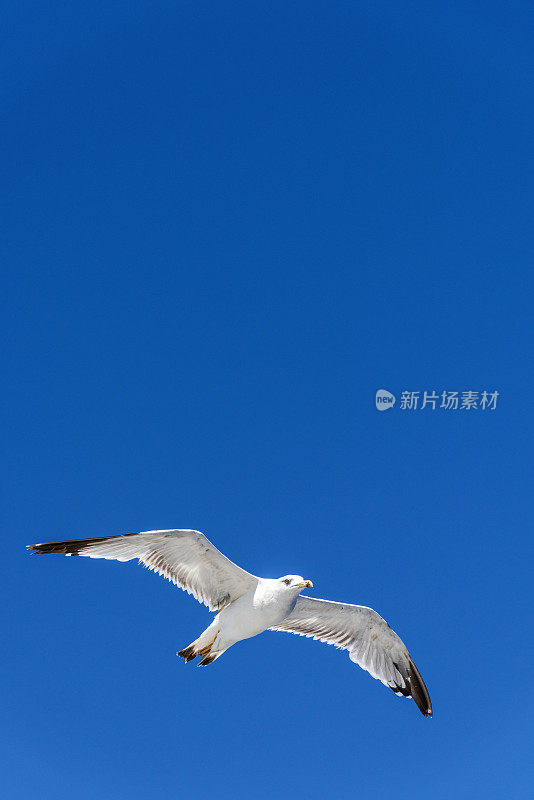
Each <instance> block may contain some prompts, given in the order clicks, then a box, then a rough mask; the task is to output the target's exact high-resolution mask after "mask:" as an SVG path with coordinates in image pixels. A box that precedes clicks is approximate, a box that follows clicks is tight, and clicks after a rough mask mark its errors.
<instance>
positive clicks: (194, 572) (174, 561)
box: [28, 530, 432, 717]
mask: <svg viewBox="0 0 534 800" xmlns="http://www.w3.org/2000/svg"><path fill="white" fill-rule="evenodd" d="M28 549H29V550H30V551H32V552H34V553H41V554H46V555H48V554H51V553H63V554H64V555H67V556H88V557H89V558H106V559H112V560H115V561H131V560H132V559H134V558H137V559H138V561H139V563H142V564H144V565H145V566H146V567H148V568H149V569H151V570H153V571H154V572H156V573H158V574H159V575H163V576H164V577H165V578H168V579H169V580H170V581H172V582H173V583H174V584H176V585H177V586H179V587H180V588H182V589H185V591H186V592H187V593H188V594H192V595H193V596H194V597H195V598H196V599H197V600H198V601H199V602H200V603H204V604H205V605H207V606H208V608H209V609H210V611H217V612H218V613H217V615H216V616H215V617H214V619H213V621H212V623H211V625H209V626H208V627H207V628H206V630H205V631H204V632H203V633H202V634H201V635H200V636H199V637H198V639H195V641H194V642H191V644H190V645H189V646H188V647H185V648H184V649H183V650H180V651H179V652H178V653H177V655H178V656H180V657H181V658H184V659H185V661H186V662H187V661H191V660H192V659H194V658H196V657H197V656H200V660H199V666H207V665H208V664H211V663H212V662H213V661H215V660H216V659H217V658H219V657H220V656H222V654H223V653H225V652H226V650H228V649H229V648H230V647H232V645H234V644H236V642H240V641H242V640H243V639H249V638H250V637H252V636H257V635H258V634H259V633H263V631H266V630H274V631H288V632H289V633H296V634H298V635H299V636H307V637H311V638H312V639H318V640H319V641H321V642H326V643H327V644H333V645H335V647H337V648H338V649H341V650H348V652H349V658H350V660H351V661H353V662H354V663H355V664H358V665H359V666H360V667H362V669H364V670H367V672H369V673H370V675H372V677H373V678H377V679H378V680H379V681H381V682H382V683H383V684H384V685H385V686H388V687H389V688H390V689H392V690H393V691H394V692H395V694H398V695H404V697H407V698H413V700H414V701H415V703H416V705H417V707H418V708H419V710H420V711H421V713H422V714H423V715H424V716H425V717H431V716H432V704H431V702H430V697H429V694H428V691H427V688H426V686H425V683H424V681H423V679H422V677H421V675H420V674H419V671H418V669H417V667H416V666H415V664H414V662H413V660H412V658H411V656H410V654H409V652H408V650H407V649H406V646H405V645H404V643H403V642H402V641H401V639H400V638H399V637H398V636H397V634H396V633H395V632H394V631H393V630H392V629H391V628H390V626H389V625H388V623H387V622H386V621H385V620H384V619H382V617H381V616H379V615H378V614H377V613H376V611H373V609H372V608H366V606H356V605H351V604H350V603H334V602H332V601H330V600H319V599H317V598H315V597H306V596H304V595H301V592H302V590H303V589H307V588H311V587H312V586H313V584H312V582H311V581H310V580H305V579H304V578H302V577H301V576H300V575H284V576H283V577H282V578H275V579H271V578H258V577H256V576H255V575H251V573H250V572H246V571H245V570H244V569H241V567H238V566H237V564H234V563H233V562H232V561H230V560H229V559H228V558H226V556H224V555H223V554H222V553H221V552H220V551H219V550H217V548H216V547H215V546H214V545H213V544H212V543H211V542H210V541H209V540H208V539H207V538H206V536H204V534H203V533H200V531H193V530H162V531H144V532H142V533H127V534H123V535H119V536H105V537H101V538H98V539H71V540H68V541H63V542H46V543H43V544H30V545H28Z"/></svg>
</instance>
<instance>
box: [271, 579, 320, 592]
mask: <svg viewBox="0 0 534 800" xmlns="http://www.w3.org/2000/svg"><path fill="white" fill-rule="evenodd" d="M278 580H279V582H280V583H282V584H283V585H284V586H287V588H288V589H296V590H298V591H299V592H301V591H302V590H303V589H309V588H311V587H312V586H313V583H312V582H311V581H308V580H305V579H304V578H303V577H302V576H301V575H284V577H283V578H278Z"/></svg>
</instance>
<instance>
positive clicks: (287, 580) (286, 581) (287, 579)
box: [282, 578, 291, 586]
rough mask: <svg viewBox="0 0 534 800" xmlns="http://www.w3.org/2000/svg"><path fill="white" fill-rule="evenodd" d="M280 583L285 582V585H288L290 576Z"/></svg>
mask: <svg viewBox="0 0 534 800" xmlns="http://www.w3.org/2000/svg"><path fill="white" fill-rule="evenodd" d="M282 583H285V585H286V586H289V584H290V583H291V578H284V580H283V581H282Z"/></svg>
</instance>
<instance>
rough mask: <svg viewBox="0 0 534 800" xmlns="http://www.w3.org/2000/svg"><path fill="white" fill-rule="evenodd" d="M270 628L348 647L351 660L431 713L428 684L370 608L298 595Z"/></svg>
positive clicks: (430, 714) (407, 654)
mask: <svg viewBox="0 0 534 800" xmlns="http://www.w3.org/2000/svg"><path fill="white" fill-rule="evenodd" d="M272 630H278V631H288V632H289V633H296V634H298V635H299V636H308V637H310V638H312V639H318V640H319V641H321V642H326V643H327V644H333V645H335V646H336V647H338V648H339V649H341V650H348V651H349V658H350V660H351V661H353V662H354V663H355V664H358V665H359V666H360V667H361V668H362V669H365V670H366V671H367V672H369V674H370V675H372V676H373V678H377V679H378V680H379V681H381V682H382V683H383V684H384V685H385V686H389V688H390V689H392V690H393V691H394V692H395V693H396V694H400V695H404V696H405V697H412V698H413V699H414V701H415V702H416V704H417V707H418V708H419V710H420V711H421V713H422V714H424V715H425V716H427V717H431V716H432V703H431V702H430V697H429V694H428V691H427V688H426V686H425V683H424V681H423V679H422V677H421V675H420V674H419V671H418V669H417V667H416V666H415V664H414V663H413V661H412V658H411V656H410V654H409V652H408V650H407V649H406V646H405V644H404V643H403V642H402V640H401V639H400V638H399V637H398V636H397V634H396V633H395V631H393V630H392V629H391V628H390V627H389V625H388V623H387V622H386V621H385V620H384V619H382V617H381V616H380V615H379V614H377V613H376V611H373V609H372V608H366V607H365V606H354V605H350V604H349V603H333V602H331V601H330V600H318V599H316V598H314V597H305V596H303V595H300V597H299V598H298V600H297V603H296V605H295V608H294V609H293V611H292V612H291V614H289V616H287V617H286V619H284V620H283V621H282V622H281V623H280V624H279V625H277V626H276V627H275V628H272Z"/></svg>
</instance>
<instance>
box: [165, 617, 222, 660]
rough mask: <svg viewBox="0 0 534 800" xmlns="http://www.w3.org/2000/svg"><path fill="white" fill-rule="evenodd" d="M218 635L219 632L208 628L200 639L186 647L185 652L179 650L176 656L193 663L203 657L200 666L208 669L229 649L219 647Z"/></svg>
mask: <svg viewBox="0 0 534 800" xmlns="http://www.w3.org/2000/svg"><path fill="white" fill-rule="evenodd" d="M210 627H211V626H210ZM218 635H219V631H218V630H217V631H213V630H210V628H207V629H206V630H205V631H204V633H203V634H201V635H200V636H199V637H198V639H195V641H194V642H191V644H190V645H189V646H188V647H185V648H184V649H183V650H178V652H177V653H176V655H177V656H180V658H185V660H186V662H187V661H192V660H193V659H194V658H196V657H197V656H201V659H200V661H199V662H198V666H199V667H207V666H208V664H211V663H212V662H213V661H215V660H216V659H217V658H219V656H222V654H223V653H225V652H226V650H227V649H228V648H226V647H224V648H220V647H218V646H217V637H218Z"/></svg>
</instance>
